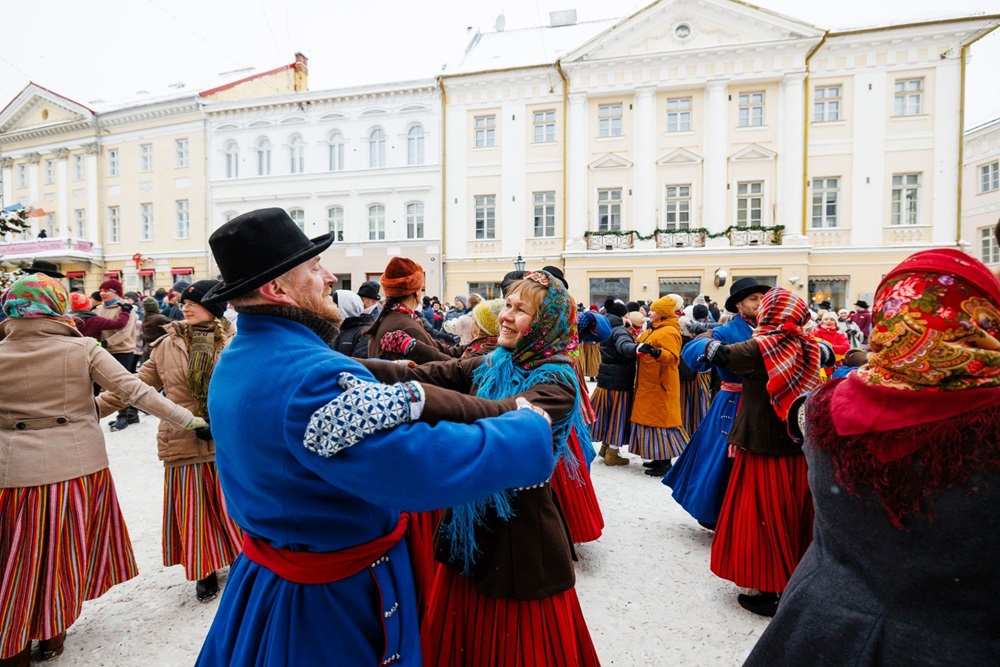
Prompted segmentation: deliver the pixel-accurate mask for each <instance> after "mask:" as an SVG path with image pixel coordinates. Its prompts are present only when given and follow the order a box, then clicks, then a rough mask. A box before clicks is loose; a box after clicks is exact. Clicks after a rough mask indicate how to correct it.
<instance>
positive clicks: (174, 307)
mask: <svg viewBox="0 0 1000 667" xmlns="http://www.w3.org/2000/svg"><path fill="white" fill-rule="evenodd" d="M190 286H191V283H189V282H187V281H186V280H178V281H177V282H176V283H174V286H173V287H171V288H170V291H169V292H167V303H168V304H170V305H169V306H166V307H164V308H163V315H164V316H165V317H169V318H170V319H172V320H183V319H184V313H182V312H181V306H180V302H179V301H178V299H179V298H180V296H181V292H183V291H184V290H186V289H187V288H188V287H190Z"/></svg>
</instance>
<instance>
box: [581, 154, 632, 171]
mask: <svg viewBox="0 0 1000 667" xmlns="http://www.w3.org/2000/svg"><path fill="white" fill-rule="evenodd" d="M589 166H590V168H591V169H624V168H627V167H631V166H632V163H631V162H630V161H628V160H626V159H625V158H623V157H622V156H621V155H615V154H614V153H608V154H607V155H604V156H602V157H599V158H597V159H596V160H594V161H593V162H591V163H590V165H589Z"/></svg>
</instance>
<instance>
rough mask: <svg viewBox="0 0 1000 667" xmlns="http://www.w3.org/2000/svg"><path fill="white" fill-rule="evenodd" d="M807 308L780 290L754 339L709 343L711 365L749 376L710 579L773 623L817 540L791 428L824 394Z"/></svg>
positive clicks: (768, 298) (763, 308)
mask: <svg viewBox="0 0 1000 667" xmlns="http://www.w3.org/2000/svg"><path fill="white" fill-rule="evenodd" d="M809 319H810V318H809V308H808V307H807V306H806V302H805V301H803V300H802V299H800V298H799V297H798V296H796V295H795V294H792V293H791V292H789V291H788V290H786V289H782V288H780V287H775V288H772V289H771V290H770V291H768V292H767V293H766V294H765V295H764V296H763V298H761V301H760V307H759V309H758V311H757V328H756V329H754V332H753V338H751V339H750V340H748V341H744V342H742V343H736V344H734V345H725V344H723V343H721V342H719V341H714V340H713V341H712V342H711V343H709V344H708V346H707V347H706V348H705V358H706V359H707V360H708V361H709V362H711V363H713V364H715V365H717V366H721V367H723V368H726V369H727V370H729V371H732V372H734V373H739V374H740V375H742V376H743V393H742V397H741V399H740V407H739V411H738V412H737V413H736V419H735V420H733V427H732V430H731V431H730V432H729V437H728V439H727V442H728V443H729V445H730V448H731V450H733V451H734V454H735V457H734V460H733V472H732V475H731V476H730V478H729V486H728V487H727V488H726V496H725V499H724V500H723V502H722V509H721V511H720V512H719V522H718V525H717V526H716V532H715V539H714V540H713V542H712V572H714V573H715V574H716V575H718V576H720V577H722V578H723V579H728V580H729V581H732V582H733V583H735V584H736V585H737V586H742V587H744V588H755V589H757V590H758V591H760V592H759V593H758V594H757V595H745V594H741V595H740V596H739V597H738V598H737V599H738V601H739V603H740V606H742V607H743V608H744V609H747V610H748V611H752V612H753V613H755V614H760V615H762V616H773V615H774V613H775V611H776V610H777V607H778V600H779V597H780V594H781V592H782V591H783V590H784V589H785V586H786V585H787V583H788V580H789V578H790V577H791V576H792V572H793V571H794V570H795V566H796V565H797V564H798V562H799V559H800V558H801V557H802V554H804V553H805V551H806V548H807V547H808V546H809V542H810V540H811V538H812V519H813V509H812V496H811V495H810V493H809V485H808V482H807V480H806V461H805V458H804V457H803V456H802V449H801V446H800V445H799V443H797V442H795V441H794V440H792V438H791V437H790V436H789V435H788V429H787V427H786V424H785V420H786V418H787V417H788V411H789V409H790V408H791V406H792V403H793V402H794V401H795V399H796V398H798V397H799V396H800V395H801V394H803V393H806V392H808V391H811V390H813V389H815V388H816V387H817V386H819V382H820V378H819V366H820V349H819V343H817V342H816V339H814V338H813V337H812V336H810V335H808V334H806V333H805V332H804V331H803V327H804V326H805V324H806V323H807V322H809Z"/></svg>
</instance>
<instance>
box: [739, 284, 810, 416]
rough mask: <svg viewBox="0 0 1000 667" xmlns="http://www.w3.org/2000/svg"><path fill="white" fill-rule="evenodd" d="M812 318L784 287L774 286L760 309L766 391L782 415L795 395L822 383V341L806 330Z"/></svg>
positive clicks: (759, 333)
mask: <svg viewBox="0 0 1000 667" xmlns="http://www.w3.org/2000/svg"><path fill="white" fill-rule="evenodd" d="M808 321H809V308H808V307H807V306H806V302H805V301H803V300H802V299H800V298H799V297H798V296H796V295H795V294H792V293H791V292H789V291H788V290H786V289H784V288H781V287H773V288H771V289H770V290H768V291H767V293H766V294H764V296H763V297H762V298H761V300H760V307H759V308H758V310H757V328H756V329H755V330H754V333H753V339H754V340H755V341H757V346H758V347H759V348H760V352H761V355H762V356H763V357H764V367H765V368H766V369H767V393H768V394H769V395H770V398H771V406H772V407H773V408H774V411H775V413H777V415H778V416H779V417H781V418H782V419H787V418H788V411H789V410H790V409H791V407H792V403H793V402H794V401H795V399H796V398H798V397H799V396H801V395H802V394H805V393H807V392H809V391H812V390H813V389H815V388H816V387H818V386H819V383H820V378H819V367H820V349H819V343H817V342H816V339H814V338H813V337H812V336H809V335H807V334H806V333H805V332H804V331H803V327H804V326H805V324H806V323H807V322H808Z"/></svg>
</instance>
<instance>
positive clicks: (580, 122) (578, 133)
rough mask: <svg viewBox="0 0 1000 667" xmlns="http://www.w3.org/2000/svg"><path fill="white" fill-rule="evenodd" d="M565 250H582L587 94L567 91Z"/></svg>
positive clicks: (585, 206)
mask: <svg viewBox="0 0 1000 667" xmlns="http://www.w3.org/2000/svg"><path fill="white" fill-rule="evenodd" d="M566 137H567V138H566V141H567V146H566V190H567V192H566V238H565V239H563V242H564V243H565V246H566V250H585V249H586V248H587V244H586V241H585V240H584V238H583V234H584V232H586V231H587V229H589V225H588V220H587V188H588V181H589V179H588V175H587V164H588V162H589V160H588V159H587V146H588V144H589V142H588V141H587V95H586V93H570V94H569V112H568V113H567V128H566Z"/></svg>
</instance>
